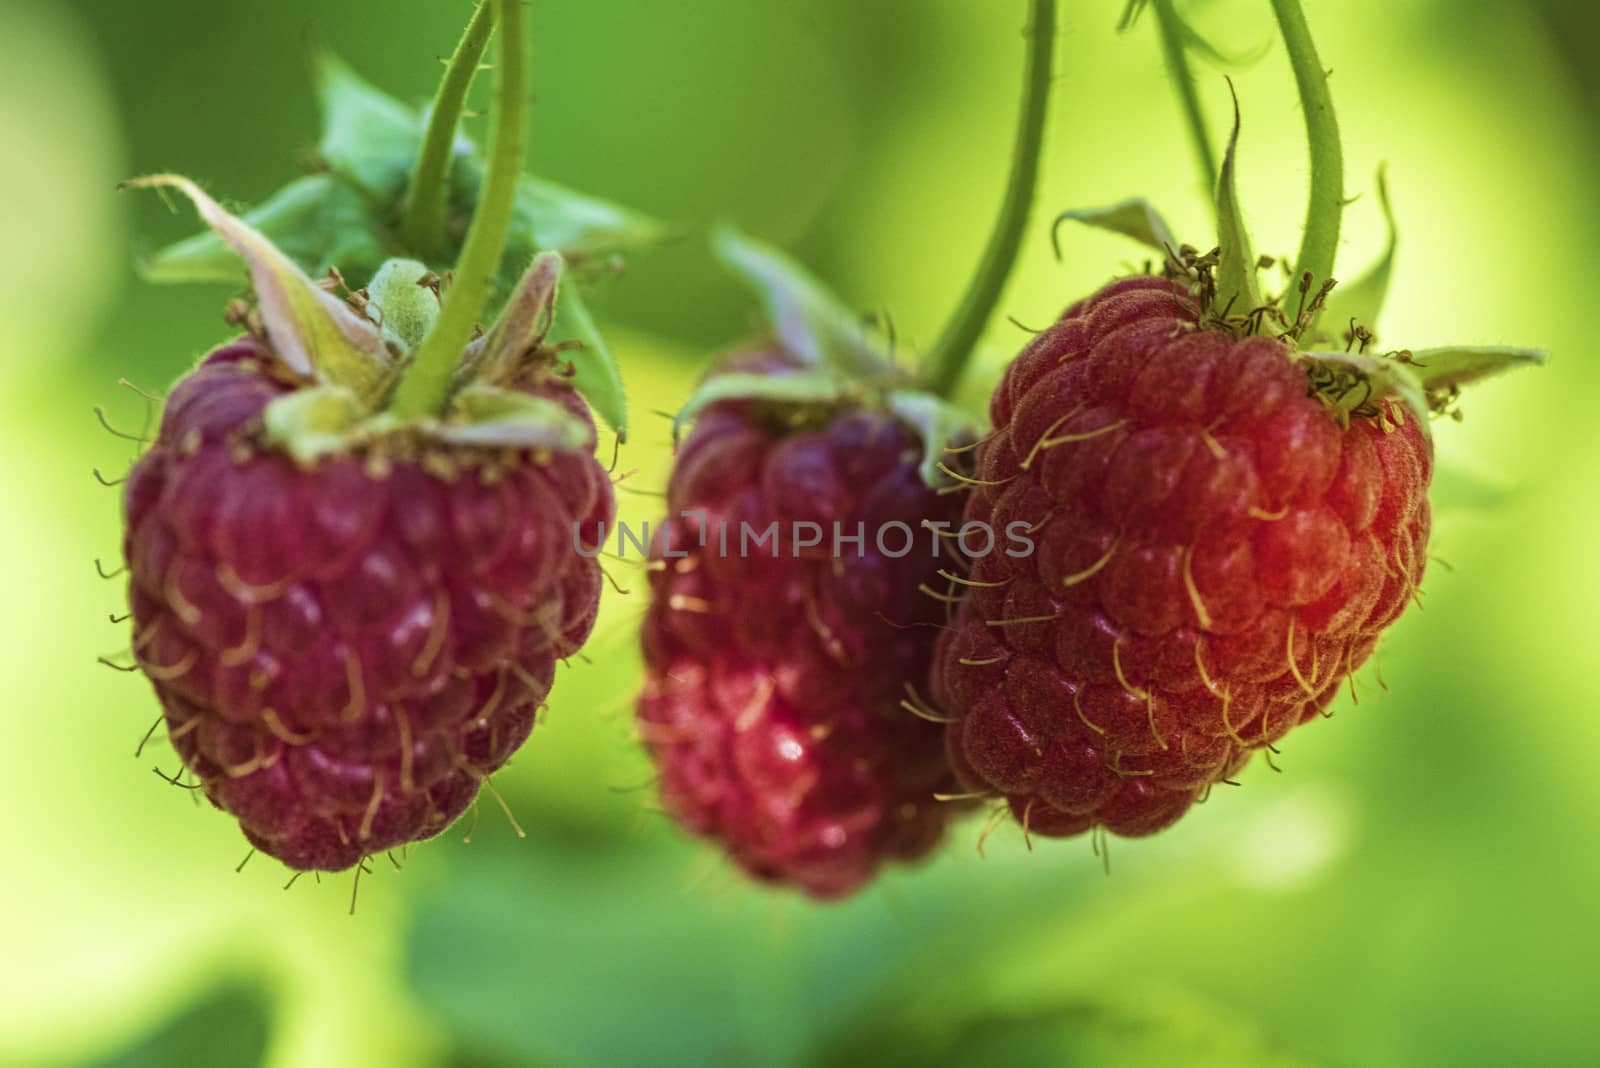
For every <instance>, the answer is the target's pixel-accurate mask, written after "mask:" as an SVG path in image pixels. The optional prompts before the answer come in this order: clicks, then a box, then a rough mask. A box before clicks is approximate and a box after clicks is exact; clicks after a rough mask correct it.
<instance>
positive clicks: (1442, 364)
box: [1408, 345, 1550, 394]
mask: <svg viewBox="0 0 1600 1068" xmlns="http://www.w3.org/2000/svg"><path fill="white" fill-rule="evenodd" d="M1549 359H1550V354H1549V353H1548V352H1546V351H1545V350H1543V349H1521V348H1512V347H1510V346H1503V345H1447V346H1444V347H1442V348H1433V349H1417V350H1415V351H1413V352H1412V353H1411V361H1412V362H1411V364H1410V365H1408V369H1409V370H1410V371H1411V373H1412V374H1413V375H1414V376H1415V377H1416V379H1417V381H1418V382H1420V383H1421V384H1422V387H1423V388H1424V389H1426V390H1427V391H1428V392H1429V393H1430V394H1432V393H1435V392H1439V391H1449V390H1453V389H1459V388H1461V387H1462V386H1470V385H1472V384H1473V383H1474V382H1477V381H1479V380H1481V379H1484V378H1489V377H1491V376H1493V375H1497V374H1502V373H1504V372H1506V371H1514V370H1516V369H1517V368H1519V367H1541V366H1543V365H1544V364H1545V363H1547V362H1549Z"/></svg>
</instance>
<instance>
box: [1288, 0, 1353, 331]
mask: <svg viewBox="0 0 1600 1068" xmlns="http://www.w3.org/2000/svg"><path fill="white" fill-rule="evenodd" d="M1272 10H1273V13H1274V14H1275V15H1277V17H1278V27H1279V29H1280V30H1281V31H1282V32H1283V43H1284V46H1285V47H1286V48H1287V50H1288V52H1289V62H1290V64H1291V65H1292V66H1293V67H1294V80H1295V83H1296V84H1297V85H1298V86H1299V89H1300V104H1301V107H1302V108H1303V109H1304V110H1305V113H1306V141H1307V143H1308V145H1309V146H1310V151H1311V197H1310V200H1309V202H1308V203H1307V205H1306V226H1305V236H1304V237H1303V238H1302V239H1301V241H1300V255H1299V257H1298V258H1297V259H1296V261H1295V283H1294V284H1292V285H1291V286H1290V287H1289V290H1288V292H1287V293H1285V294H1284V301H1285V308H1286V309H1287V310H1288V311H1289V312H1290V313H1291V315H1292V314H1293V312H1294V309H1293V308H1292V307H1290V305H1291V304H1292V302H1294V301H1296V300H1298V299H1299V288H1298V287H1299V280H1300V279H1301V278H1304V277H1305V275H1307V274H1310V275H1311V292H1313V293H1315V292H1316V291H1317V289H1318V288H1319V287H1320V286H1321V285H1322V284H1323V283H1325V282H1326V281H1327V280H1328V279H1330V278H1332V277H1333V261H1334V257H1335V255H1337V253H1338V251H1339V224H1340V221H1341V219H1342V217H1343V215H1344V150H1343V148H1342V147H1341V145H1340V141H1339V120H1338V118H1337V117H1336V116H1335V115H1334V113H1333V95H1332V94H1331V93H1330V92H1329V91H1328V73H1327V71H1325V70H1324V69H1323V67H1322V61H1321V60H1320V59H1318V58H1317V48H1316V45H1314V44H1313V43H1312V41H1311V29H1310V27H1308V26H1307V25H1306V16H1305V12H1303V11H1302V10H1301V9H1300V0H1272Z"/></svg>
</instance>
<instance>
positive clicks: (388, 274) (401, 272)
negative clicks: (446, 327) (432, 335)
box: [367, 259, 439, 353]
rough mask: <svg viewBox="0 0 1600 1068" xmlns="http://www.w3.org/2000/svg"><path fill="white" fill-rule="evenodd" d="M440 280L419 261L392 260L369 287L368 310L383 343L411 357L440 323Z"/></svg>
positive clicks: (381, 268)
mask: <svg viewBox="0 0 1600 1068" xmlns="http://www.w3.org/2000/svg"><path fill="white" fill-rule="evenodd" d="M430 281H432V282H434V284H437V276H436V275H434V273H433V272H432V271H431V270H429V269H428V265H427V264H425V263H422V262H420V261H418V260H401V259H396V260H389V261H387V262H386V263H384V265H383V266H382V267H380V268H378V273H377V274H376V275H374V276H373V278H372V281H371V282H369V283H368V284H367V300H368V307H369V310H370V312H371V314H373V315H374V316H375V318H376V320H377V323H378V327H379V329H381V330H382V331H383V337H384V340H385V341H387V342H388V343H389V344H390V345H392V346H394V347H395V348H396V349H397V350H398V351H400V352H402V353H409V352H411V351H412V350H413V349H415V348H416V347H417V346H418V345H420V344H422V339H423V338H425V337H427V336H428V331H430V330H432V329H433V324H434V323H435V322H437V321H438V319H439V294H438V292H437V291H436V290H435V288H434V286H433V285H430V284H428V283H429V282H430Z"/></svg>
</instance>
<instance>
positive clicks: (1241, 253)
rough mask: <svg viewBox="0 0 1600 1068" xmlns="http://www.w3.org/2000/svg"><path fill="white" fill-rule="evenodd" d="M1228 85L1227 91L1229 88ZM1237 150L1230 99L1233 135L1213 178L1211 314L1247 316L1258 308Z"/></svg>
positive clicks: (1236, 124)
mask: <svg viewBox="0 0 1600 1068" xmlns="http://www.w3.org/2000/svg"><path fill="white" fill-rule="evenodd" d="M1232 87H1233V86H1232V83H1231V82H1230V83H1229V89H1230V90H1231V89H1232ZM1238 147H1239V97H1238V95H1237V94H1235V96H1234V98H1233V133H1232V134H1230V135H1229V137H1228V150H1227V152H1225V153H1224V154H1223V156H1222V170H1221V171H1220V172H1219V173H1218V175H1217V247H1218V248H1220V249H1221V250H1222V253H1221V259H1220V260H1219V261H1218V263H1217V297H1216V307H1215V309H1214V310H1215V311H1216V312H1217V313H1218V314H1219V315H1228V316H1241V315H1248V314H1250V313H1251V312H1252V311H1254V310H1255V309H1256V308H1258V307H1260V306H1261V294H1260V291H1259V290H1258V289H1257V288H1256V267H1257V261H1256V257H1255V253H1253V252H1251V251H1250V235H1249V233H1248V232H1247V231H1246V230H1245V225H1244V211H1243V209H1242V208H1241V207H1240V206H1239V185H1238V171H1237V168H1236V165H1235V159H1236V154H1237V150H1238Z"/></svg>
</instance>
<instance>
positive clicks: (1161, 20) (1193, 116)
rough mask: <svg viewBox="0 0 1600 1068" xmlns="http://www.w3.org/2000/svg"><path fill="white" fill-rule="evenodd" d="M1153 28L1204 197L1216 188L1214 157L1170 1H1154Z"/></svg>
mask: <svg viewBox="0 0 1600 1068" xmlns="http://www.w3.org/2000/svg"><path fill="white" fill-rule="evenodd" d="M1154 7H1155V13H1156V28H1157V30H1158V31H1159V32H1160V34H1161V52H1162V54H1163V55H1164V56H1165V57H1166V61H1167V73H1168V75H1170V76H1171V78H1172V82H1173V84H1174V85H1175V86H1177V89H1178V99H1179V101H1180V102H1181V103H1182V104H1183V114H1184V118H1185V120H1186V121H1187V122H1188V125H1189V139H1190V141H1192V142H1193V144H1194V159H1195V165H1196V166H1197V167H1198V168H1199V170H1200V184H1201V188H1203V189H1204V190H1206V192H1207V193H1210V192H1212V191H1214V190H1215V189H1216V188H1217V156H1216V152H1215V151H1214V150H1213V149H1212V147H1211V131H1210V130H1209V129H1208V128H1207V126H1206V116H1205V112H1204V111H1203V110H1202V109H1201V107H1200V93H1199V91H1198V89H1197V88H1196V86H1195V80H1194V70H1193V68H1191V67H1190V66H1189V53H1188V50H1187V49H1186V48H1185V46H1184V40H1183V31H1182V29H1181V28H1180V26H1179V23H1178V13H1177V11H1176V10H1174V8H1173V6H1172V0H1154Z"/></svg>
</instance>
